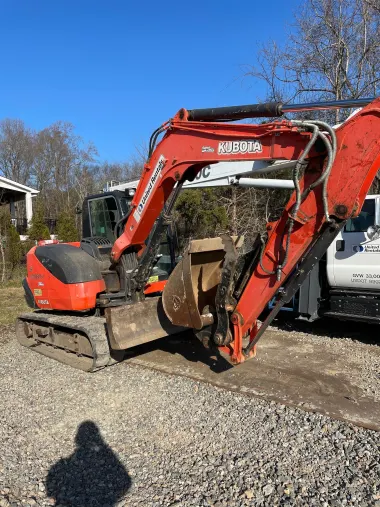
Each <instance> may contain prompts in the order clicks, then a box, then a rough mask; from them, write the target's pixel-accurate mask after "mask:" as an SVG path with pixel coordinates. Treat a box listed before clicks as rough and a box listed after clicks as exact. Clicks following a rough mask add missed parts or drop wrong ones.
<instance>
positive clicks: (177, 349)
mask: <svg viewBox="0 0 380 507" xmlns="http://www.w3.org/2000/svg"><path fill="white" fill-rule="evenodd" d="M160 350H161V351H162V352H166V353H169V354H172V355H175V354H179V355H181V356H183V357H184V358H185V359H186V360H187V361H190V362H192V363H203V364H205V365H206V366H208V367H209V368H210V370H211V371H213V372H214V373H222V372H224V371H227V370H230V369H232V368H233V366H232V365H231V364H230V363H229V362H228V361H226V360H225V359H224V358H223V357H222V356H221V355H219V354H218V351H217V350H216V351H211V350H209V349H207V348H205V347H204V346H203V345H202V344H201V342H200V341H199V340H198V339H197V338H196V337H195V336H194V334H193V333H192V332H186V331H185V332H183V333H180V334H177V335H172V336H167V337H166V338H162V339H160V340H155V341H153V342H149V343H145V344H143V345H139V346H138V347H134V348H133V349H129V350H126V351H125V352H126V353H125V356H124V358H125V359H128V358H130V357H137V358H138V357H139V356H141V355H143V354H146V353H149V352H152V351H160Z"/></svg>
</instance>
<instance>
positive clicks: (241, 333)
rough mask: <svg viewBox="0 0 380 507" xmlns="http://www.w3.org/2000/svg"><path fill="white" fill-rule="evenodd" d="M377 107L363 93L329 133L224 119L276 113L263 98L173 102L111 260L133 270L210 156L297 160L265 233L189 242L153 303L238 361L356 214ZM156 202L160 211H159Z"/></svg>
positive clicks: (305, 125) (378, 122)
mask: <svg viewBox="0 0 380 507" xmlns="http://www.w3.org/2000/svg"><path fill="white" fill-rule="evenodd" d="M379 106H380V100H379V99H376V100H374V101H372V102H371V103H370V104H368V105H367V106H366V107H364V108H363V109H362V110H361V111H360V112H358V113H357V114H356V115H354V116H353V117H352V118H350V119H349V120H348V121H346V122H345V123H344V124H342V125H341V126H340V127H338V128H337V129H336V131H333V130H332V129H331V128H330V127H329V126H328V125H326V124H323V123H322V122H318V121H314V122H313V121H296V120H293V121H290V120H282V121H274V122H270V123H263V124H260V125H255V124H240V123H238V124H233V123H225V122H224V121H225V120H226V119H228V120H236V119H242V118H246V117H251V116H269V115H271V114H272V115H276V116H278V115H279V114H281V111H280V107H278V106H275V105H273V104H269V105H261V106H260V105H259V106H249V107H248V108H247V107H246V108H245V109H244V108H220V109H219V110H218V109H214V110H193V111H187V110H183V109H182V110H180V111H179V112H178V113H177V115H176V116H175V117H174V118H173V119H172V120H170V121H169V122H167V123H166V124H164V125H163V126H162V127H161V128H160V129H157V131H156V132H155V133H154V135H153V137H152V139H151V153H150V156H149V160H148V162H147V164H146V165H145V167H144V170H143V174H142V176H141V178H140V182H139V185H138V188H137V191H136V194H135V196H134V199H133V201H132V209H131V212H130V214H129V215H128V216H127V217H126V218H125V219H124V222H123V223H122V224H120V225H121V226H122V233H121V235H120V236H119V237H118V239H117V240H116V242H115V243H114V245H113V248H112V253H111V257H112V260H113V262H114V263H118V262H120V261H121V262H123V260H124V265H125V266H130V265H131V264H130V259H131V258H134V259H135V263H132V266H133V269H130V270H129V271H130V272H134V273H136V272H138V271H139V267H140V266H141V265H142V264H143V262H144V261H143V260H144V258H146V257H147V253H149V249H150V247H151V245H149V244H148V246H145V241H146V239H147V237H148V235H149V233H150V231H151V230H152V228H153V227H154V226H155V225H154V224H155V223H156V221H157V219H158V218H159V217H160V215H161V219H162V217H165V216H166V217H167V215H168V213H169V212H170V209H171V208H172V206H173V204H174V198H175V196H176V195H177V194H178V190H179V189H180V187H181V185H182V184H183V182H184V181H186V180H190V181H191V180H193V179H194V178H195V177H196V176H197V174H198V173H199V171H201V170H202V168H203V167H205V166H207V165H210V164H215V163H217V162H220V161H244V160H265V161H275V160H283V161H286V160H296V161H298V162H297V164H296V165H295V168H294V169H293V180H294V183H295V191H294V193H293V195H292V196H291V198H290V200H289V202H288V204H287V205H286V207H285V210H284V212H283V214H282V216H281V217H280V219H279V220H278V221H277V222H275V223H274V224H273V223H272V224H268V227H267V237H266V238H263V237H257V238H256V241H254V242H253V243H254V244H253V247H252V248H251V250H250V251H249V252H248V253H244V254H242V253H241V252H240V250H239V249H240V245H241V241H240V240H239V239H238V238H232V237H230V236H223V237H222V238H214V240H205V241H208V243H207V244H205V243H202V242H197V241H195V242H192V244H191V245H190V247H189V250H188V252H186V254H185V255H184V258H183V260H182V261H181V263H180V264H179V265H178V266H177V267H176V269H175V271H174V272H173V274H172V275H171V276H170V278H169V281H168V283H167V285H166V287H165V289H164V292H163V296H162V302H160V304H162V306H163V309H164V311H165V314H166V316H167V317H168V319H169V320H170V322H171V324H172V325H174V326H178V328H183V327H188V328H193V329H194V330H195V332H196V334H197V335H198V337H200V339H201V340H202V341H203V342H204V343H206V342H207V343H206V344H209V345H210V344H213V345H217V346H218V347H219V349H220V350H221V351H222V352H224V353H227V354H228V355H229V356H230V358H231V360H232V362H233V363H240V362H242V361H244V360H245V359H246V358H247V357H250V356H251V355H253V354H254V350H255V345H256V343H257V341H258V339H259V338H260V337H261V335H262V333H263V332H264V330H265V328H266V327H267V325H268V324H269V323H270V321H271V319H273V317H274V316H275V314H276V313H277V312H278V310H279V308H280V307H281V305H282V304H284V302H286V301H287V300H288V299H290V298H291V297H292V295H293V294H294V293H295V291H296V290H297V289H298V287H299V286H300V285H301V284H302V281H303V280H304V278H305V276H307V274H308V272H309V271H310V270H311V269H312V267H313V266H314V264H315V263H316V262H318V261H319V259H320V258H321V256H322V255H323V254H324V252H325V251H326V249H327V247H328V246H329V244H330V243H331V242H332V241H333V239H334V237H335V236H336V234H337V233H338V232H339V230H340V229H341V228H342V227H343V226H344V224H345V222H346V220H347V219H348V218H350V217H354V216H357V215H358V213H359V212H360V209H361V207H362V204H363V202H364V199H365V196H366V194H367V192H368V190H369V188H370V186H371V183H372V181H373V179H374V177H375V175H376V173H377V171H378V169H379V168H380V107H379ZM209 120H213V121H209ZM161 133H162V134H164V136H163V138H162V140H161V141H160V142H159V143H158V144H157V146H156V147H154V144H155V141H156V139H157V137H158V136H159V135H160V134H161ZM165 203H166V206H168V204H169V209H168V208H166V209H164V206H165ZM163 211H164V212H163ZM153 237H154V235H153ZM212 241H213V242H212ZM153 242H154V238H153ZM210 242H211V243H210ZM215 252H219V253H217V254H215ZM127 258H128V259H129V260H128V262H125V259H127ZM297 266H298V267H297ZM126 271H127V270H126ZM140 282H141V281H140ZM137 286H138V284H137ZM140 286H141V283H140ZM133 287H135V288H136V285H135V286H133V285H132V289H131V290H132V292H133V290H134V289H133ZM280 287H284V291H283V293H282V294H280V296H279V300H278V303H277V306H276V307H275V309H274V311H273V313H272V315H271V316H270V317H269V318H268V319H267V320H266V321H265V322H264V324H262V326H261V327H260V328H259V327H258V325H257V319H258V317H259V315H260V314H261V312H262V310H263V309H264V308H265V306H266V304H267V302H268V301H269V300H271V299H272V298H273V296H274V295H275V294H276V293H277V292H278V290H279V288H280ZM132 299H133V294H132ZM138 301H141V299H138ZM140 304H144V303H140ZM107 311H108V317H107V321H108V323H109V325H110V327H111V332H112V328H113V327H114V328H115V329H116V327H117V326H115V325H114V322H113V318H112V312H117V311H118V310H117V309H110V310H107ZM130 313H131V312H130ZM115 315H116V313H115ZM141 315H142V316H143V317H144V312H142V313H141ZM164 327H165V326H164Z"/></svg>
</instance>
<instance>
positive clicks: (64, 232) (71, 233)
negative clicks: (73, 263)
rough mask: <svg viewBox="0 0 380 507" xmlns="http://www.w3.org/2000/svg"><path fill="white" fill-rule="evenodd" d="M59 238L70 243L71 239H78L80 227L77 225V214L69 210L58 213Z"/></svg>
mask: <svg viewBox="0 0 380 507" xmlns="http://www.w3.org/2000/svg"><path fill="white" fill-rule="evenodd" d="M57 235H58V239H59V240H61V241H64V242H65V243H68V242H70V241H78V239H79V235H78V229H77V228H76V225H75V215H74V214H73V213H70V212H69V211H62V212H61V213H60V214H59V215H58V221H57Z"/></svg>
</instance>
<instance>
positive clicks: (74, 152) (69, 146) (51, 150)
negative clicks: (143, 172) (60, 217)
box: [33, 122, 97, 216]
mask: <svg viewBox="0 0 380 507" xmlns="http://www.w3.org/2000/svg"><path fill="white" fill-rule="evenodd" d="M96 154H97V152H96V149H95V147H94V146H93V145H92V144H89V145H87V146H84V144H83V141H82V139H81V138H80V137H79V136H77V135H75V133H74V126H73V125H72V124H70V123H64V122H57V123H54V124H53V125H51V126H49V127H47V128H45V129H43V130H41V131H40V132H38V134H37V136H36V156H35V161H34V170H33V174H34V179H35V185H36V187H37V189H38V190H39V191H40V192H41V197H42V198H43V199H44V200H45V203H46V207H47V210H48V213H49V214H50V215H52V216H56V215H57V213H58V212H59V211H62V210H69V209H72V208H73V207H74V206H75V205H76V203H77V201H78V198H80V199H81V198H83V196H84V194H85V193H86V191H87V190H88V188H87V184H88V185H89V186H92V184H93V182H92V181H91V182H90V183H89V178H88V176H89V174H88V173H89V171H90V169H89V167H90V164H91V163H92V162H93V161H94V156H95V155H96Z"/></svg>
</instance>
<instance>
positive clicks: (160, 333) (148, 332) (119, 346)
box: [106, 297, 185, 350]
mask: <svg viewBox="0 0 380 507" xmlns="http://www.w3.org/2000/svg"><path fill="white" fill-rule="evenodd" d="M106 321H107V331H108V337H109V343H110V347H111V349H112V350H125V349H129V348H131V347H135V346H136V345H141V344H143V343H147V342H150V341H153V340H158V339H159V338H163V337H164V336H168V335H172V334H177V333H181V332H182V331H184V330H185V329H184V328H183V327H180V326H174V325H173V324H172V323H171V322H170V320H169V319H168V318H167V317H166V315H165V312H164V310H163V308H162V301H161V298H160V297H155V298H147V299H145V301H142V302H140V303H135V304H131V305H122V306H116V307H114V308H107V310H106Z"/></svg>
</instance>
